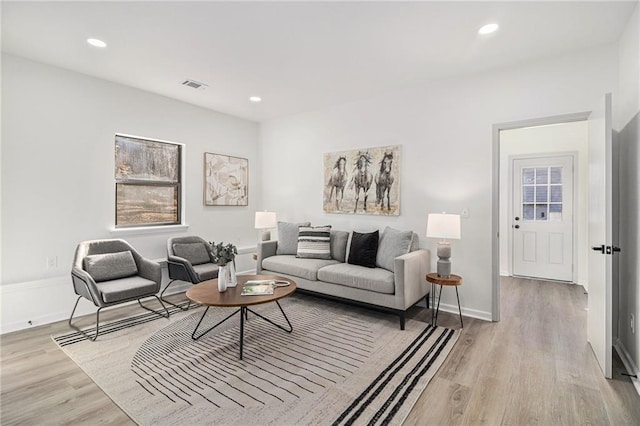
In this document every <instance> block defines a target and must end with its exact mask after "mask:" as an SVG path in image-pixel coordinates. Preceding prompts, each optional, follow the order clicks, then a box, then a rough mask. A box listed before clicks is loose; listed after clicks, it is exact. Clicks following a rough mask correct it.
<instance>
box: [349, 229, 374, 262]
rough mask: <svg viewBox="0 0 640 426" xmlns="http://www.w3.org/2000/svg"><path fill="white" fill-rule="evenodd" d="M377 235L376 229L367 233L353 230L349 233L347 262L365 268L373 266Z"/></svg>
mask: <svg viewBox="0 0 640 426" xmlns="http://www.w3.org/2000/svg"><path fill="white" fill-rule="evenodd" d="M379 235H380V234H379V232H378V231H374V232H370V233H367V234H361V233H359V232H353V233H352V234H351V246H350V248H349V260H348V263H350V264H352V265H360V266H366V267H367V268H375V267H376V254H377V253H378V238H379Z"/></svg>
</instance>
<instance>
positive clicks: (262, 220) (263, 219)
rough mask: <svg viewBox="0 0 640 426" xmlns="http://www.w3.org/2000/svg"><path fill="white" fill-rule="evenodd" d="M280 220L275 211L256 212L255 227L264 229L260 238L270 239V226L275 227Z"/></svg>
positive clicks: (263, 239)
mask: <svg viewBox="0 0 640 426" xmlns="http://www.w3.org/2000/svg"><path fill="white" fill-rule="evenodd" d="M277 224H278V222H277V219H276V213H275V212H256V221H255V228H256V229H262V232H261V234H260V238H261V240H262V241H269V240H270V239H271V232H270V231H268V229H270V228H275V227H276V226H277Z"/></svg>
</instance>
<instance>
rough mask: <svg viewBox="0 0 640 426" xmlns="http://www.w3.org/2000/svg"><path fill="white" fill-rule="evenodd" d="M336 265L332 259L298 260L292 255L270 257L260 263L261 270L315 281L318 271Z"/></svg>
mask: <svg viewBox="0 0 640 426" xmlns="http://www.w3.org/2000/svg"><path fill="white" fill-rule="evenodd" d="M336 263H338V261H337V260H333V259H300V258H297V257H295V256H292V255H282V256H278V255H276V256H270V257H267V258H266V259H264V260H263V261H262V269H266V270H268V271H271V272H277V273H280V274H287V275H293V276H295V277H300V278H305V279H307V280H310V281H317V279H318V270H319V269H320V268H322V267H325V266H328V265H333V264H336Z"/></svg>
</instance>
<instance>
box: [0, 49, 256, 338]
mask: <svg viewBox="0 0 640 426" xmlns="http://www.w3.org/2000/svg"><path fill="white" fill-rule="evenodd" d="M185 90H186V89H185ZM115 133H125V134H131V135H138V136H146V137H150V138H155V139H162V140H168V141H174V142H180V143H183V144H185V146H186V148H185V154H186V170H185V173H186V174H185V183H184V189H185V191H186V202H185V205H184V208H185V209H186V214H187V223H188V224H189V225H190V226H189V229H188V230H187V231H186V232H185V231H182V233H183V234H184V233H189V234H196V235H201V236H202V237H203V238H205V239H208V240H215V241H220V240H223V241H232V242H234V243H236V244H237V245H238V246H240V247H243V246H255V242H256V232H255V230H254V229H253V214H254V211H255V210H256V209H257V208H258V204H257V201H258V200H259V194H260V192H261V190H262V184H261V181H260V179H258V176H259V175H260V161H259V158H258V156H257V151H258V149H257V148H258V146H257V141H258V125H257V123H254V122H250V121H246V120H242V119H239V118H235V117H232V116H229V115H225V114H221V113H216V112H214V111H210V110H206V109H203V108H199V107H195V106H192V105H189V104H186V103H182V102H179V101H175V100H172V99H169V98H165V97H162V96H157V95H154V94H150V93H147V92H143V91H140V90H137V89H133V88H130V87H126V86H122V85H119V84H116V83H112V82H108V81H104V80H100V79H96V78H92V77H88V76H85V75H82V74H78V73H75V72H70V71H67V70H63V69H60V68H56V67H51V66H48V65H44V64H40V63H36V62H31V61H28V60H25V59H22V58H19V57H16V56H11V55H3V56H2V193H1V195H2V228H1V236H2V288H5V289H6V288H7V287H6V286H11V287H12V290H11V294H14V293H16V292H17V293H16V294H19V293H20V290H21V289H25V288H27V287H29V288H31V287H33V283H34V282H35V283H41V284H42V283H44V284H42V285H40V284H35V287H34V288H39V287H38V286H39V285H40V287H42V288H44V289H45V291H41V290H39V291H38V292H36V293H35V295H34V299H32V300H24V301H22V303H23V304H38V303H39V302H42V303H44V306H47V302H50V301H48V300H46V298H47V297H50V294H49V293H50V292H49V293H48V292H47V291H46V289H47V285H46V282H47V280H52V281H51V282H55V283H62V282H66V283H67V284H68V285H67V286H66V287H64V288H67V289H68V291H67V293H68V294H65V295H64V296H62V299H61V300H58V301H56V303H57V304H58V306H49V307H48V308H47V309H46V310H45V311H44V312H41V311H37V312H33V313H32V315H33V316H35V317H38V316H40V317H43V318H44V317H47V318H50V317H51V315H52V313H51V312H52V310H54V311H56V312H57V311H58V310H60V311H66V313H65V315H68V314H69V313H70V311H71V306H72V305H69V307H68V308H67V307H60V306H59V305H60V304H64V303H66V301H67V300H68V301H71V302H73V301H74V299H73V291H72V287H71V281H70V278H69V272H70V269H71V262H72V256H73V253H74V250H75V246H76V244H77V243H78V242H79V241H82V240H87V239H94V238H111V237H114V235H113V234H112V233H111V232H110V228H112V227H113V223H114V210H115V209H114V197H115V186H114V135H115ZM204 152H213V153H221V154H230V155H234V156H239V157H244V158H248V159H249V171H250V182H249V191H250V194H249V203H250V204H249V206H248V207H206V206H204V205H203V201H202V200H203V195H202V185H203V153H204ZM170 235H172V233H151V234H138V235H128V234H125V235H123V236H122V238H125V239H126V240H128V241H129V242H130V243H131V244H133V246H134V247H136V248H137V249H139V250H140V251H141V252H142V254H143V255H144V256H146V257H149V258H153V259H160V258H166V240H167V238H168V237H169V236H170ZM116 236H117V237H121V236H120V235H119V234H118V235H116ZM48 257H56V258H57V267H54V268H47V267H46V259H47V258H48ZM247 257H248V258H250V256H247ZM250 267H252V266H251V265H250V262H248V261H247V262H246V264H243V265H240V267H239V269H240V270H242V269H244V268H250ZM165 282H166V281H165ZM30 283H31V284H30ZM23 285H24V286H23ZM21 286H23V287H21ZM52 286H53V287H55V285H53V284H52ZM56 288H57V287H56ZM5 296H6V295H5ZM7 297H8V296H7ZM10 300H14V299H11V298H9V299H7V298H6V297H5V298H4V299H3V304H6V303H9V301H10ZM18 300H19V298H18ZM49 304H51V303H49ZM43 309H44V308H43ZM6 312H7V309H3V325H6V324H7V321H9V322H11V321H10V320H9V319H7V318H6V315H5V313H6Z"/></svg>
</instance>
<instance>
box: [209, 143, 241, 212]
mask: <svg viewBox="0 0 640 426" xmlns="http://www.w3.org/2000/svg"><path fill="white" fill-rule="evenodd" d="M204 204H205V206H246V205H248V204H249V160H247V159H246V158H239V157H232V156H230V155H221V154H212V153H209V152H205V153H204Z"/></svg>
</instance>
